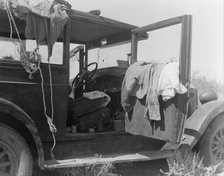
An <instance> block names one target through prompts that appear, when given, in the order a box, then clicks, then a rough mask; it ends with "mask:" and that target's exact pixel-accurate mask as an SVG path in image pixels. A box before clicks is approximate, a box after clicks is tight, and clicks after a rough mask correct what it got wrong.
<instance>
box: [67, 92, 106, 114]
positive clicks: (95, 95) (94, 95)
mask: <svg viewBox="0 0 224 176" xmlns="http://www.w3.org/2000/svg"><path fill="white" fill-rule="evenodd" d="M109 102H110V97H109V96H108V95H107V94H105V93H104V92H100V91H93V92H88V93H84V95H83V96H82V97H80V98H77V99H75V100H70V102H69V111H70V112H71V113H72V114H74V115H75V116H82V115H84V114H89V113H91V112H93V111H95V110H97V109H99V108H102V107H105V106H106V105H107V104H108V103H109Z"/></svg>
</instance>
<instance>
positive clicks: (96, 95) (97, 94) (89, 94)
mask: <svg viewBox="0 0 224 176" xmlns="http://www.w3.org/2000/svg"><path fill="white" fill-rule="evenodd" d="M83 97H84V98H87V99H90V100H94V99H98V98H104V99H105V102H104V103H103V104H102V105H101V107H105V106H106V105H107V104H108V103H109V102H110V100H111V99H110V96H109V95H107V94H105V93H104V92H101V91H98V90H95V91H91V92H86V93H84V94H83Z"/></svg>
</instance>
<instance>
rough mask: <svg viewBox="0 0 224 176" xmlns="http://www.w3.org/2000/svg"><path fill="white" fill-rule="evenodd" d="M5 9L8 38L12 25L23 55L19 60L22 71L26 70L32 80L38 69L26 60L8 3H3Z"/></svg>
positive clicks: (24, 50)
mask: <svg viewBox="0 0 224 176" xmlns="http://www.w3.org/2000/svg"><path fill="white" fill-rule="evenodd" d="M5 9H6V12H7V15H8V18H9V25H10V38H12V24H13V26H14V28H15V30H16V34H17V36H18V40H19V43H20V46H21V48H22V52H23V55H24V56H25V57H24V58H23V57H22V58H21V61H22V65H23V67H24V69H25V70H26V72H27V73H28V74H29V79H32V78H33V76H32V74H33V73H35V72H36V71H37V70H38V68H37V66H36V65H35V64H34V63H31V62H30V61H29V58H28V56H27V53H26V49H25V48H24V46H23V44H22V40H21V38H20V35H19V31H18V28H17V26H16V23H15V20H14V18H13V15H12V13H11V11H10V8H9V2H8V3H7V2H5Z"/></svg>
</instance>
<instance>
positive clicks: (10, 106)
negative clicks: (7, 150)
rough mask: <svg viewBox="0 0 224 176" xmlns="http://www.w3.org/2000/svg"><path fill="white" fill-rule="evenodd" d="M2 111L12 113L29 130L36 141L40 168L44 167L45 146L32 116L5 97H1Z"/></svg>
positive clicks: (0, 108)
mask: <svg viewBox="0 0 224 176" xmlns="http://www.w3.org/2000/svg"><path fill="white" fill-rule="evenodd" d="M0 112H1V113H4V114H7V115H10V116H11V117H12V118H15V119H16V120H17V121H19V122H21V123H22V124H23V125H24V126H25V127H26V128H27V129H28V130H29V132H30V134H31V135H32V138H33V140H34V141H35V145H36V149H37V154H38V164H39V166H40V168H43V163H44V152H43V146H42V142H41V139H40V136H39V132H38V129H37V126H36V125H35V123H34V121H33V120H32V119H31V118H30V116H29V115H28V114H26V112H24V111H23V110H22V109H21V108H20V107H18V106H17V105H16V104H14V103H12V102H10V101H8V100H6V99H3V98H0ZM3 118H4V117H3ZM6 120H7V119H3V121H6Z"/></svg>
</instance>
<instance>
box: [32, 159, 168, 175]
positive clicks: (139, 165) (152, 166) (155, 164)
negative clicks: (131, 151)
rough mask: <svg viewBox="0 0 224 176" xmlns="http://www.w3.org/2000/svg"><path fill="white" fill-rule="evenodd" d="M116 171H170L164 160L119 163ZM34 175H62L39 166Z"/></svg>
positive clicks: (138, 172)
mask: <svg viewBox="0 0 224 176" xmlns="http://www.w3.org/2000/svg"><path fill="white" fill-rule="evenodd" d="M115 169H116V173H118V174H120V175H121V176H160V175H162V174H161V172H160V169H162V170H163V171H168V166H167V162H166V160H165V159H163V160H155V161H147V162H136V163H128V164H119V165H116V167H115ZM33 176H62V175H60V174H59V172H58V171H57V170H53V171H41V170H39V169H38V168H37V167H35V168H34V174H33Z"/></svg>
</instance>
